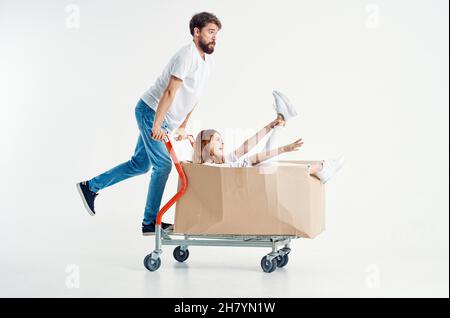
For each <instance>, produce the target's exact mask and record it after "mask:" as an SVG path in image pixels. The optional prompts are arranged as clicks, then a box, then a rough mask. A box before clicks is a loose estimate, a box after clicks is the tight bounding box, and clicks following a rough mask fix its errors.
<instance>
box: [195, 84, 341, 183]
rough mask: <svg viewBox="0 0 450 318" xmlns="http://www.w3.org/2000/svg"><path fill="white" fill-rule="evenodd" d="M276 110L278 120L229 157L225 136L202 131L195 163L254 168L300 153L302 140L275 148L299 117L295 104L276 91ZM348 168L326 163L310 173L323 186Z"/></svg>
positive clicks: (331, 162) (338, 161) (330, 161)
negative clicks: (290, 122) (290, 121)
mask: <svg viewBox="0 0 450 318" xmlns="http://www.w3.org/2000/svg"><path fill="white" fill-rule="evenodd" d="M273 96H274V98H275V109H276V111H277V118H275V120H273V121H271V122H270V123H269V124H267V125H266V126H264V127H263V128H262V129H261V130H260V131H259V132H258V133H256V134H255V135H254V136H252V137H251V138H249V139H248V140H246V141H245V142H244V143H243V144H242V145H241V146H240V147H239V148H237V149H236V150H234V151H232V152H231V153H229V154H224V152H223V149H224V141H223V138H222V136H221V134H220V133H219V132H218V131H216V130H214V129H207V130H202V131H201V132H200V133H199V134H198V135H197V138H196V140H195V148H194V156H193V162H194V163H197V164H208V165H220V166H226V167H251V166H256V165H258V164H260V163H262V162H265V161H267V160H269V159H271V158H274V157H276V156H278V155H280V154H282V153H287V152H291V151H298V150H299V148H300V147H301V146H302V145H303V141H302V139H301V138H300V139H297V140H296V141H294V142H293V143H291V144H287V145H285V146H281V147H278V148H276V147H274V146H273V145H276V144H277V142H276V139H277V137H278V135H279V133H280V132H281V130H282V129H283V127H284V126H285V125H286V121H287V120H288V119H290V118H292V117H295V116H297V112H296V111H295V109H294V107H293V106H292V104H291V103H290V102H289V100H288V99H287V98H286V96H284V95H283V94H281V93H280V92H277V91H274V92H273ZM269 132H272V133H271V135H270V136H269V138H268V140H267V142H266V145H265V149H264V150H263V151H262V152H260V153H257V154H255V155H252V156H250V157H247V158H243V156H244V155H245V154H247V153H248V152H249V151H250V150H251V149H252V148H254V147H255V146H256V145H257V144H258V142H259V141H260V140H262V139H263V137H264V136H266V135H267V134H268V133H269ZM343 164H344V158H343V157H340V158H339V159H336V160H333V159H332V160H325V161H322V162H321V163H317V164H311V165H309V169H310V170H309V172H310V174H311V175H313V176H316V177H317V178H319V180H320V181H321V182H322V183H326V182H327V181H328V180H329V179H330V178H331V177H332V176H333V175H334V174H335V173H336V172H337V171H338V170H339V169H340V168H341V167H342V166H343Z"/></svg>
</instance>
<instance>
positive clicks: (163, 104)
mask: <svg viewBox="0 0 450 318" xmlns="http://www.w3.org/2000/svg"><path fill="white" fill-rule="evenodd" d="M182 83H183V81H182V80H181V79H179V78H177V77H175V76H173V75H172V76H171V77H170V80H169V83H168V84H167V87H166V89H165V90H164V92H163V94H162V96H161V99H160V100H159V104H158V108H157V110H156V114H155V120H154V122H153V128H152V137H153V139H155V140H162V139H163V138H164V136H165V132H164V131H162V130H161V126H162V123H163V121H164V118H165V117H166V114H167V111H168V110H169V107H170V105H172V102H173V99H174V98H175V94H176V92H177V90H178V89H179V88H180V86H181V84H182Z"/></svg>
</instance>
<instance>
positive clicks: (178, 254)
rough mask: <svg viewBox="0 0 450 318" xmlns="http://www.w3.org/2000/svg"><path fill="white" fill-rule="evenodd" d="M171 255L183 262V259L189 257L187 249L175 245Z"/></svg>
mask: <svg viewBox="0 0 450 318" xmlns="http://www.w3.org/2000/svg"><path fill="white" fill-rule="evenodd" d="M173 257H174V258H175V259H176V260H177V261H178V262H180V263H182V262H184V261H185V260H187V259H188V257H189V250H185V251H183V250H182V249H181V246H177V247H176V248H175V249H174V250H173Z"/></svg>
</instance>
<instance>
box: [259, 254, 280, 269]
mask: <svg viewBox="0 0 450 318" xmlns="http://www.w3.org/2000/svg"><path fill="white" fill-rule="evenodd" d="M261 268H262V270H263V271H264V272H266V273H272V272H273V271H274V270H275V269H276V268H277V259H276V258H274V259H272V260H271V261H269V259H268V258H267V256H264V257H263V258H262V260H261Z"/></svg>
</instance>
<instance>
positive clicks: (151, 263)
mask: <svg viewBox="0 0 450 318" xmlns="http://www.w3.org/2000/svg"><path fill="white" fill-rule="evenodd" d="M144 266H145V268H146V269H148V270H149V271H150V272H154V271H156V270H157V269H158V268H159V267H160V266H161V259H160V258H159V257H158V258H157V259H153V258H152V254H148V255H147V256H146V257H145V258H144Z"/></svg>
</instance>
